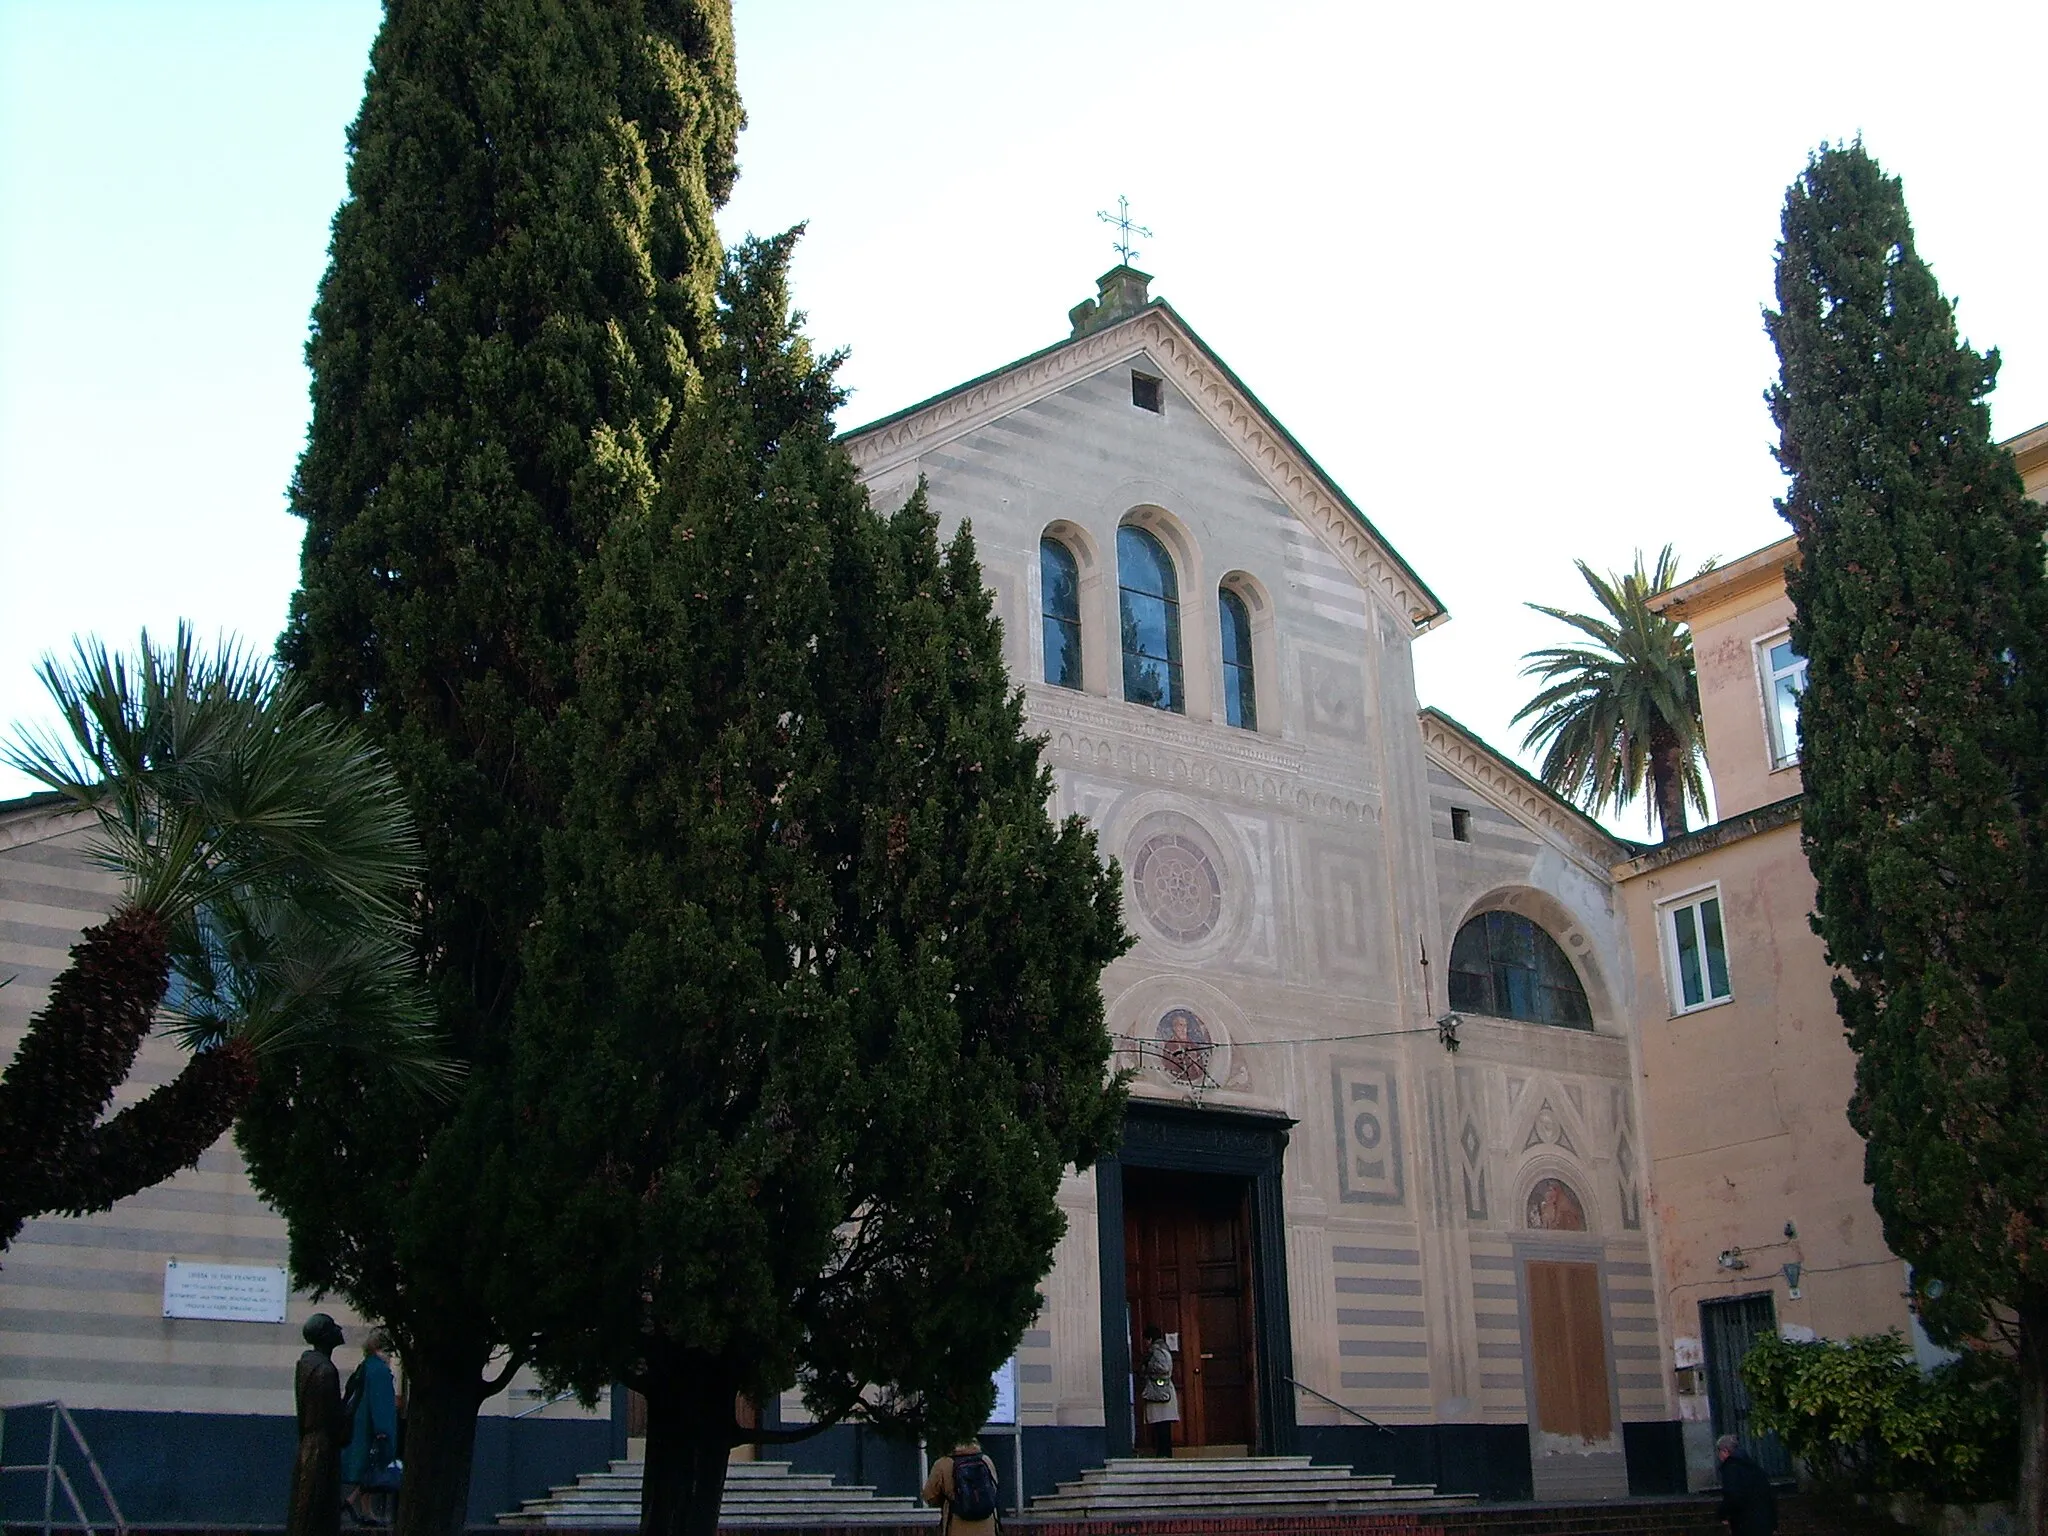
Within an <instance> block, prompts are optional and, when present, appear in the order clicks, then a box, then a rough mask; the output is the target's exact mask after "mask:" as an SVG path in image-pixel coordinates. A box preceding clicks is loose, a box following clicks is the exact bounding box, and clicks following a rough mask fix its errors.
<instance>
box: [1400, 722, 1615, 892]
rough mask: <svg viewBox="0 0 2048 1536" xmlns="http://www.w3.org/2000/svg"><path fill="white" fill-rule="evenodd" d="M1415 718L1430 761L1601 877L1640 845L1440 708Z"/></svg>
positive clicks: (1605, 875)
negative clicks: (1612, 831) (1615, 831)
mask: <svg viewBox="0 0 2048 1536" xmlns="http://www.w3.org/2000/svg"><path fill="white" fill-rule="evenodd" d="M1419 718H1420V721H1421V724H1422V745H1423V747H1424V749H1425V750H1426V751H1427V752H1428V753H1429V758H1430V761H1431V762H1433V763H1435V764H1437V765H1438V766H1439V767H1441V768H1442V769H1443V770H1444V771H1445V772H1446V773H1449V774H1451V775H1453V776H1454V777H1455V778H1456V779H1457V780H1458V782H1459V783H1461V784H1463V785H1465V786H1466V787H1467V788H1469V789H1470V790H1472V792H1473V793H1474V794H1477V795H1481V796H1484V797H1485V799H1486V800H1487V801H1488V803H1490V804H1492V805H1494V806H1497V807H1498V808H1499V809H1501V810H1503V811H1505V812H1507V814H1508V815H1510V816H1512V817H1514V818H1515V820H1517V821H1519V822H1520V823H1521V824H1522V825H1523V826H1525V827H1527V828H1528V829H1529V830H1530V831H1531V832H1534V833H1536V834H1537V835H1538V836H1540V837H1542V838H1544V839H1545V840H1546V841H1548V842H1550V843H1551V844H1552V845H1553V846H1554V847H1556V848H1557V849H1558V850H1559V851H1560V852H1563V853H1565V854H1568V855H1570V856H1571V857H1572V858H1573V859H1574V860H1575V861H1576V862H1577V863H1579V864H1582V865H1584V866H1585V867H1586V868H1587V869H1589V870H1591V871H1592V872H1594V873H1595V874H1597V875H1599V876H1600V877H1601V878H1602V879H1603V880H1604V879H1605V878H1607V876H1608V874H1609V872H1610V871H1611V870H1612V869H1613V868H1614V866H1615V865H1616V864H1619V863H1621V862H1622V861H1623V860H1624V859H1628V858H1632V857H1634V856H1635V855H1636V854H1638V853H1640V852H1642V847H1641V845H1639V844H1636V843H1630V842H1627V841H1625V840H1623V839H1621V838H1618V837H1616V836H1615V835H1614V834H1613V833H1611V832H1609V831H1608V830H1607V829H1606V828H1605V827H1603V826H1601V825H1600V823H1599V822H1597V821H1595V820H1593V818H1592V817H1590V816H1588V815H1587V814H1586V813H1585V812H1584V811H1582V810H1580V809H1579V808H1578V807H1577V806H1575V805H1573V804H1572V803H1571V802H1570V801H1568V800H1565V799H1562V798H1560V797H1559V796H1558V795H1557V794H1556V793H1555V792H1554V791H1553V790H1551V789H1550V787H1549V786H1548V785H1546V784H1545V783H1544V782H1543V781H1542V780H1541V779H1539V778H1537V777H1536V776H1535V775H1533V774H1531V773H1530V772H1529V771H1528V770H1527V769H1525V768H1523V767H1522V765H1521V764H1520V763H1517V762H1516V761H1514V759H1512V758H1510V757H1508V756H1506V755H1505V754H1503V753H1500V752H1497V751H1495V750H1494V749H1493V748H1492V747H1490V746H1488V745H1487V743H1486V742H1485V741H1484V740H1483V739H1482V738H1480V737H1479V736H1478V735H1476V734H1475V733H1474V732H1472V731H1470V730H1467V729H1466V728H1465V727H1464V726H1462V725H1460V724H1459V723H1458V722H1457V721H1455V720H1453V719H1452V718H1451V717H1450V716H1449V715H1447V714H1445V713H1444V712H1443V711H1442V710H1440V709H1436V708H1426V709H1424V710H1423V711H1422V712H1421V714H1420V716H1419Z"/></svg>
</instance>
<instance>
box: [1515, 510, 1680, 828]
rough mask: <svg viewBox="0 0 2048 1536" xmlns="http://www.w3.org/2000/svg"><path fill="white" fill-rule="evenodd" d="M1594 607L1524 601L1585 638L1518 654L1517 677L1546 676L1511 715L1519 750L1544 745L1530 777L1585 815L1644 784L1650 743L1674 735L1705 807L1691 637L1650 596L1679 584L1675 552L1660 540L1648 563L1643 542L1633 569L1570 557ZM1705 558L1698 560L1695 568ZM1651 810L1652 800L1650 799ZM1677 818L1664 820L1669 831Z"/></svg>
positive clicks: (1627, 797)
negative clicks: (1654, 607)
mask: <svg viewBox="0 0 2048 1536" xmlns="http://www.w3.org/2000/svg"><path fill="white" fill-rule="evenodd" d="M1574 563H1575V564H1576V566H1577V568H1578V572H1579V575H1580V577H1581V578H1582V579H1583V580H1584V581H1585V583H1586V586H1587V588H1588V589H1589V590H1590V591H1591V593H1592V595H1593V600H1594V604H1595V606H1596V609H1597V611H1596V612H1592V613H1575V612H1572V611H1570V610H1568V609H1563V608H1552V607H1548V606H1546V605H1544V604H1541V603H1530V604H1529V605H1528V606H1529V607H1530V608H1532V609H1534V610H1535V611H1536V612H1538V613H1541V614H1543V615H1544V616H1546V617H1548V618H1551V619H1555V620H1557V621H1558V622H1559V623H1561V624H1564V625H1567V626H1569V627H1570V628H1572V629H1574V630H1576V631H1577V632H1578V634H1579V635H1580V636H1582V637H1583V639H1584V640H1589V641H1591V642H1592V644H1591V645H1590V646H1588V645H1586V644H1583V643H1580V644H1572V645H1556V646H1546V647H1543V648H1540V649H1538V650H1533V651H1530V652H1528V653H1527V654H1525V655H1524V657H1523V661H1524V663H1525V665H1524V666H1523V668H1522V675H1523V676H1524V677H1529V678H1534V679H1536V680H1537V681H1539V682H1541V683H1542V684H1544V686H1543V687H1542V688H1540V689H1539V690H1538V691H1537V692H1536V694H1535V695H1534V696H1533V697H1532V698H1531V699H1530V700H1529V701H1528V702H1527V703H1526V704H1524V705H1523V706H1522V708H1521V709H1520V710H1519V711H1518V712H1517V713H1516V715H1515V717H1514V723H1515V724H1517V725H1521V724H1523V723H1524V722H1525V721H1526V722H1528V724H1529V729H1528V732H1527V734H1526V735H1525V736H1524V737H1523V740H1522V747H1523V750H1524V751H1529V752H1537V753H1540V754H1541V757H1540V763H1539V767H1538V770H1537V776H1538V777H1539V778H1541V779H1542V780H1543V782H1544V783H1545V784H1546V785H1548V786H1549V787H1550V788H1551V789H1553V790H1555V791H1556V792H1557V793H1558V794H1559V795H1561V796H1563V797H1564V798H1566V799H1568V800H1570V801H1571V802H1572V803H1573V804H1575V805H1577V806H1579V807H1580V808H1581V809H1582V810H1585V811H1586V812H1588V813H1589V814H1591V815H1595V816H1598V815H1601V814H1604V813H1605V812H1607V811H1610V810H1620V809H1622V808H1623V807H1625V806H1627V805H1628V804H1629V803H1630V802H1632V801H1633V800H1635V799H1636V798H1637V797H1638V796H1639V795H1641V794H1642V793H1643V792H1644V788H1645V785H1646V782H1647V781H1649V780H1650V779H1652V778H1653V776H1654V774H1655V772H1656V770H1655V768H1654V766H1653V756H1654V755H1655V753H1656V752H1658V751H1662V750H1664V748H1662V747H1656V746H1654V744H1656V743H1659V742H1665V741H1675V742H1676V743H1677V749H1678V774H1679V780H1680V784H1681V786H1682V789H1683V792H1684V796H1685V799H1686V800H1687V801H1688V802H1690V803H1691V804H1692V805H1693V806H1694V807H1696V808H1697V809H1698V810H1699V811H1701V812H1702V813H1704V812H1705V809H1706V783H1705V779H1704V777H1703V775H1702V773H1701V764H1702V761H1703V758H1704V753H1705V743H1706V732H1705V728H1704V726H1703V725H1702V724H1701V721H1700V704H1699V683H1698V679H1697V676H1696V675H1695V671H1694V665H1693V655H1692V637H1691V635H1690V634H1689V633H1688V632H1687V631H1686V629H1685V628H1684V627H1683V625H1681V624H1680V623H1679V622H1678V621H1677V620H1675V619H1668V618H1666V617H1664V616H1663V615H1661V614H1658V613H1655V612H1652V611H1651V609H1650V607H1649V602H1650V599H1651V598H1653V597H1655V596H1656V595H1657V594H1658V593H1660V592H1663V591H1666V590H1668V589H1669V588H1670V587H1672V586H1673V585H1675V584H1677V582H1678V580H1679V579H1680V578H1679V574H1678V572H1679V561H1678V556H1677V553H1676V552H1675V550H1674V549H1673V548H1672V546H1670V545H1668V544H1667V545H1665V546H1664V548H1663V549H1662V550H1661V551H1660V552H1659V553H1658V555H1657V558H1656V561H1655V563H1654V565H1650V566H1647V567H1646V565H1645V562H1644V559H1643V555H1642V553H1641V551H1638V552H1637V554H1636V560H1635V566H1634V568H1633V569H1632V570H1629V571H1626V572H1620V573H1609V574H1607V575H1605V576H1603V575H1601V574H1600V573H1599V572H1597V571H1595V570H1594V569H1593V568H1592V567H1591V566H1589V565H1588V564H1586V562H1585V561H1583V560H1580V561H1576V562H1574ZM1709 568H1711V567H1702V570H1703V571H1704V570H1706V569H1709ZM1650 809H1651V815H1652V817H1653V818H1654V817H1655V816H1656V814H1657V806H1656V804H1655V802H1654V799H1653V803H1652V805H1651V808H1650ZM1682 830H1683V828H1682V827H1675V828H1674V827H1666V828H1664V833H1665V835H1666V836H1667V837H1669V836H1673V835H1676V833H1677V832H1679V831H1682Z"/></svg>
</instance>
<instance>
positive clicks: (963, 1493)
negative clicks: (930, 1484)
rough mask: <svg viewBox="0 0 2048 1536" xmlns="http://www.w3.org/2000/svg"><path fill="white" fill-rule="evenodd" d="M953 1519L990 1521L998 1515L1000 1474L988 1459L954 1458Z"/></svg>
mask: <svg viewBox="0 0 2048 1536" xmlns="http://www.w3.org/2000/svg"><path fill="white" fill-rule="evenodd" d="M952 1504H953V1518H954V1519H956V1520H986V1519H987V1518H988V1517H989V1516H990V1515H992V1514H994V1513H995V1512H996V1475H995V1472H994V1471H993V1470H992V1469H991V1468H990V1467H989V1464H988V1458H987V1457H986V1456H955V1457H954V1458H953V1499H952Z"/></svg>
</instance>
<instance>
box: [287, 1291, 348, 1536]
mask: <svg viewBox="0 0 2048 1536" xmlns="http://www.w3.org/2000/svg"><path fill="white" fill-rule="evenodd" d="M300 1332H301V1333H302V1334H303V1335H304V1337H305V1340H306V1342H307V1343H308V1344H310V1345H311V1346H312V1348H310V1349H308V1350H307V1351H306V1352H305V1353H304V1354H303V1355H300V1356H299V1368H298V1373H297V1375H296V1376H295V1378H294V1384H295V1387H296V1389H297V1398H298V1407H299V1456H298V1460H297V1461H295V1462H293V1463H292V1503H291V1508H290V1510H289V1511H287V1512H286V1515H285V1527H284V1529H285V1536H338V1533H339V1531H340V1530H341V1448H342V1447H343V1446H344V1445H347V1444H348V1440H349V1431H350V1430H351V1429H352V1428H353V1426H352V1425H351V1424H350V1423H349V1415H348V1413H347V1411H346V1410H345V1409H344V1408H343V1407H342V1403H341V1372H339V1371H337V1370H336V1369H335V1368H334V1361H333V1359H332V1358H331V1357H332V1355H333V1354H334V1347H335V1346H336V1345H337V1344H339V1343H341V1327H340V1325H339V1324H338V1323H336V1322H335V1321H334V1319H333V1318H331V1317H329V1316H328V1315H327V1314H326V1313H325V1312H315V1313H314V1314H313V1315H312V1316H311V1317H309V1318H307V1319H306V1326H305V1327H304V1328H303V1329H301V1330H300Z"/></svg>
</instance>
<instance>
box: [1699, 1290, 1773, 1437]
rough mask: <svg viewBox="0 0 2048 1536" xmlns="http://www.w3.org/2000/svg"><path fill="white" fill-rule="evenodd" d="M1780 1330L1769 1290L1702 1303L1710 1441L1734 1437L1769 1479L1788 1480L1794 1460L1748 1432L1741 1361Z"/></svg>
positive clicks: (1745, 1392) (1761, 1434)
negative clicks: (1757, 1343)
mask: <svg viewBox="0 0 2048 1536" xmlns="http://www.w3.org/2000/svg"><path fill="white" fill-rule="evenodd" d="M1777 1331H1778V1309H1777V1308H1776V1307H1775V1306H1773V1305H1772V1303H1771V1296H1770V1293H1769V1292H1768V1291H1765V1292H1762V1293H1760V1294H1758V1295H1755V1296H1736V1297H1733V1298H1731V1299H1729V1300H1727V1301H1703V1302H1701V1303H1700V1338H1701V1340H1702V1342H1703V1343H1704V1344H1705V1346H1706V1352H1707V1396H1708V1400H1709V1401H1710V1402H1711V1403H1712V1405H1713V1410H1714V1436H1715V1438H1716V1439H1718V1438H1720V1437H1721V1436H1722V1435H1734V1436H1736V1437H1737V1438H1738V1439H1740V1440H1741V1441H1742V1449H1743V1452H1744V1453H1745V1454H1746V1455H1747V1456H1748V1457H1749V1459H1750V1460H1751V1461H1753V1462H1755V1463H1756V1464H1757V1465H1758V1466H1759V1467H1762V1468H1763V1469H1764V1471H1765V1472H1767V1473H1769V1474H1770V1475H1771V1476H1772V1477H1790V1476H1791V1475H1792V1458H1791V1457H1790V1456H1788V1455H1786V1454H1785V1447H1784V1446H1782V1445H1780V1444H1779V1443H1778V1437H1777V1436H1776V1435H1768V1434H1764V1433H1762V1432H1761V1431H1759V1430H1756V1429H1753V1428H1751V1427H1750V1422H1749V1411H1750V1404H1749V1391H1748V1389H1747V1388H1745V1387H1744V1386H1743V1384H1742V1361H1743V1357H1744V1356H1746V1355H1747V1354H1748V1353H1749V1346H1750V1345H1751V1344H1752V1343H1753V1342H1754V1341H1755V1340H1757V1339H1761V1338H1768V1337H1770V1336H1771V1335H1772V1334H1774V1333H1776V1332H1777Z"/></svg>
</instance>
